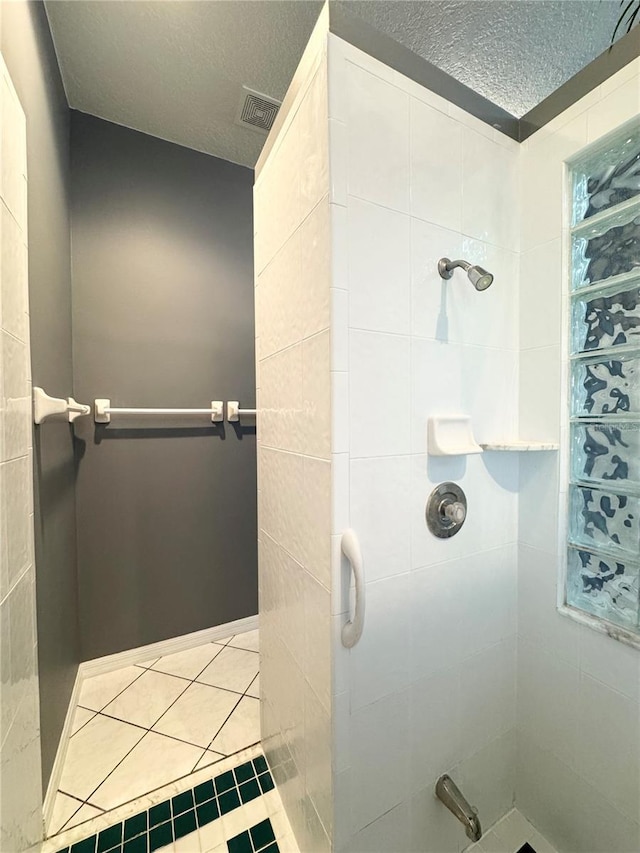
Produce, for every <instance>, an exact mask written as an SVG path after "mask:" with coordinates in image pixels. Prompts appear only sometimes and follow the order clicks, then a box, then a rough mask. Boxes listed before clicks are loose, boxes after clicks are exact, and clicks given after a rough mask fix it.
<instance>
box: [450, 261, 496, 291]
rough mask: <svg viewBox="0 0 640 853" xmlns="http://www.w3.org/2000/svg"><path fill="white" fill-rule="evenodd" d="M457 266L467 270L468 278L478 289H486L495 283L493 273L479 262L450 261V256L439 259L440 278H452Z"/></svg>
mask: <svg viewBox="0 0 640 853" xmlns="http://www.w3.org/2000/svg"><path fill="white" fill-rule="evenodd" d="M456 267H460V268H461V269H463V270H464V271H465V272H466V274H467V278H468V279H469V281H470V282H471V284H472V285H473V286H474V287H475V289H476V290H486V289H487V288H488V287H490V286H491V285H492V284H493V275H492V274H491V273H490V272H487V271H486V270H485V269H483V268H482V267H479V266H477V264H470V263H469V262H468V261H450V260H449V258H440V260H439V261H438V272H439V273H440V278H445V279H450V278H451V276H452V275H453V271H454V269H455V268H456Z"/></svg>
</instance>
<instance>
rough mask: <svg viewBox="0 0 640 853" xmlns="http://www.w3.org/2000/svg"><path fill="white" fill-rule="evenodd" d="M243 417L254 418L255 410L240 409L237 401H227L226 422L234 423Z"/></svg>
mask: <svg viewBox="0 0 640 853" xmlns="http://www.w3.org/2000/svg"><path fill="white" fill-rule="evenodd" d="M243 415H247V416H248V417H255V415H256V410H255V409H241V408H240V403H239V402H238V401H237V400H229V402H228V403H227V420H228V421H229V422H230V423H236V422H237V421H239V420H240V418H241V417H242V416H243Z"/></svg>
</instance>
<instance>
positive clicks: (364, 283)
mask: <svg viewBox="0 0 640 853" xmlns="http://www.w3.org/2000/svg"><path fill="white" fill-rule="evenodd" d="M348 221H349V231H348V234H349V238H348V240H349V323H350V325H351V327H352V328H356V329H371V330H373V331H377V332H395V333H397V334H408V333H409V315H410V310H409V305H410V272H409V268H410V258H409V217H408V216H406V215H405V214H402V213H398V212H397V211H395V210H389V209H388V208H386V207H381V206H380V205H376V204H371V203H369V202H365V201H361V200H360V199H358V198H350V199H349V205H348Z"/></svg>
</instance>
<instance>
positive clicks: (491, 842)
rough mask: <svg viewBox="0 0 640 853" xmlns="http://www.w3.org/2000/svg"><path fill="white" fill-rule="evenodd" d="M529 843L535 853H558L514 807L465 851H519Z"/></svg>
mask: <svg viewBox="0 0 640 853" xmlns="http://www.w3.org/2000/svg"><path fill="white" fill-rule="evenodd" d="M527 844H528V845H530V847H531V848H532V849H533V850H534V851H535V853H556V851H555V850H554V848H553V847H552V846H551V845H550V844H549V842H548V841H547V839H546V838H545V837H544V836H543V835H541V834H540V833H539V832H538V830H537V829H536V828H535V827H534V826H533V825H532V824H530V823H529V821H528V820H527V819H526V818H525V817H524V816H523V815H521V814H520V812H519V811H518V810H517V809H512V810H511V811H510V812H509V813H508V814H506V815H505V816H504V817H503V818H502V819H501V820H499V821H498V822H497V823H494V825H493V826H492V827H491V829H489V830H488V831H487V832H485V834H484V835H483V836H482V838H481V839H480V841H478V842H477V843H476V844H470V845H469V847H467V848H466V849H465V853H518V852H519V851H521V850H522V848H523V847H525V845H527ZM525 850H526V847H525Z"/></svg>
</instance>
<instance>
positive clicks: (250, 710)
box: [211, 696, 260, 755]
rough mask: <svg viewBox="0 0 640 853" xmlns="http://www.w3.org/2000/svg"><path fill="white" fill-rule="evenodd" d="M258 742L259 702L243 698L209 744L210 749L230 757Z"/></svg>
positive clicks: (247, 697)
mask: <svg viewBox="0 0 640 853" xmlns="http://www.w3.org/2000/svg"><path fill="white" fill-rule="evenodd" d="M259 740H260V702H259V701H258V700H257V699H252V698H250V697H249V696H244V697H243V698H242V699H241V700H240V702H239V703H238V706H237V707H236V709H235V710H234V712H233V714H232V715H231V716H230V717H229V719H228V720H227V722H226V723H225V724H224V726H223V727H222V729H221V730H220V732H219V733H218V734H217V735H216V737H215V739H214V740H213V742H212V744H211V749H214V750H215V751H216V752H222V753H224V754H225V755H231V753H233V752H237V751H238V750H239V749H243V748H244V747H247V746H250V745H251V744H253V743H257V741H259Z"/></svg>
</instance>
